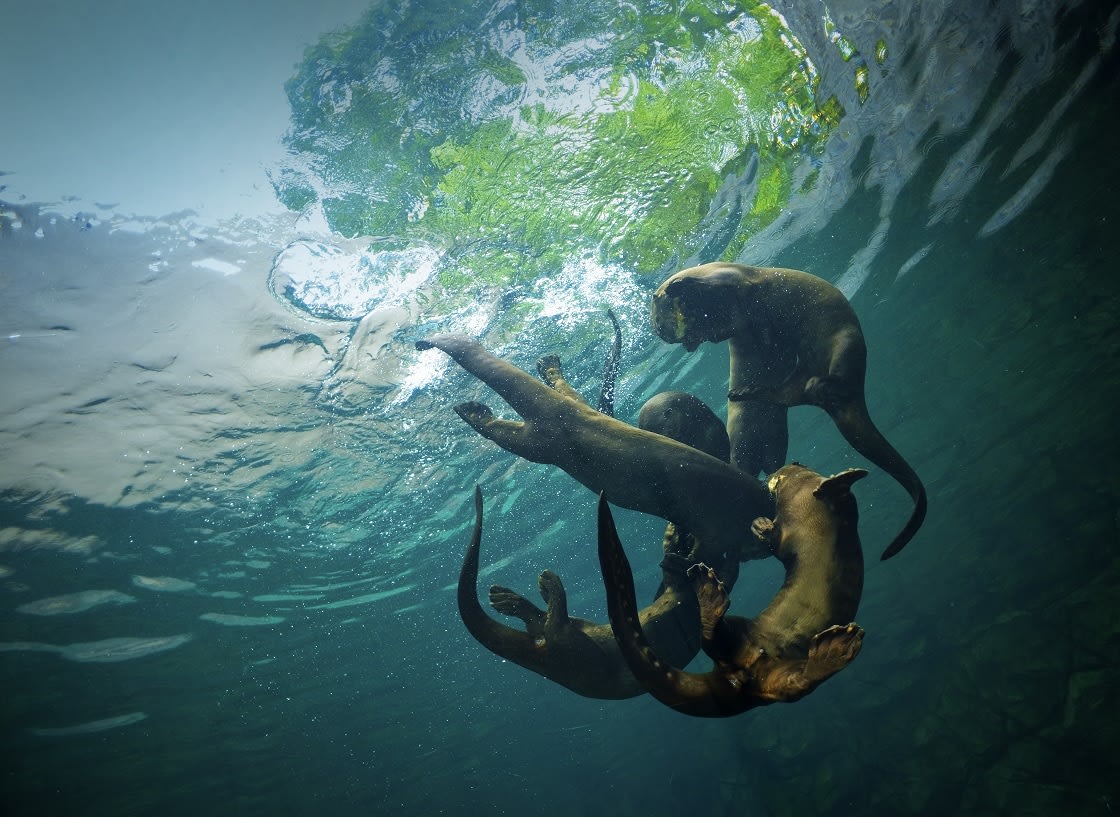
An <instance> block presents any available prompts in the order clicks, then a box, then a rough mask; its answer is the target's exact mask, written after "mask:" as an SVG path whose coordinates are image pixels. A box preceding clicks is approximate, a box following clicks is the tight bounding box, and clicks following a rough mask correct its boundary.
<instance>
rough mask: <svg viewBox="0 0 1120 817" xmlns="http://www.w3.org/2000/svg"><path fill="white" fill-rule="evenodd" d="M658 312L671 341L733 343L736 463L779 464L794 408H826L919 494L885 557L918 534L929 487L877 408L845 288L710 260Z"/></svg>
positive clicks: (687, 274) (855, 441)
mask: <svg viewBox="0 0 1120 817" xmlns="http://www.w3.org/2000/svg"><path fill="white" fill-rule="evenodd" d="M651 319H652V322H653V327H654V330H655V331H656V332H657V334H658V335H660V336H661V338H662V339H663V340H666V341H668V342H669V343H681V344H683V345H684V347H685V348H686V349H687V350H689V351H693V350H694V349H696V347H698V346H699V345H700V344H701V343H703V342H704V341H711V342H713V343H718V342H720V341H724V340H726V341H728V342H729V343H728V345H729V348H730V352H731V383H730V392H729V394H728V400H729V401H730V402H729V403H728V411H727V429H728V432H729V434H730V436H731V451H732V456H731V460H732V462H733V463H735V464H736V465H738V466H739V467H740V468H742V469H743V470H744V471H746V472H747V473H749V474H751V475H752V476H753V475H755V474H757V473H758V472H759V471H760V470H763V471H772V470H774V469H775V468H777V467H778V466H779V465H781V463H782V461H783V460H784V459H785V454H786V445H787V441H788V430H787V424H786V416H785V415H786V411H785V409H786V407H789V406H797V405H803V404H812V405H816V406H820V407H821V408H823V409H824V410H825V411H827V412H828V413H829V415H830V416H831V417H832V419H833V421H834V422H835V423H836V428H837V429H838V430H839V431H840V433H841V434H843V435H844V439H846V440H847V441H848V442H849V443H851V445H852V446H853V447H854V448H855V449H856V451H858V452H859V453H860V454H862V455H863V456H865V457H867V459H869V460H870V461H871V462H873V463H874V464H875V465H877V466H879V467H880V468H882V469H883V470H884V471H886V472H887V473H888V474H890V475H891V476H892V477H894V479H896V480H897V481H898V482H899V483H900V484H901V485H902V486H903V487H904V488H906V490H907V491H908V492H909V493H910V496H911V498H912V499H913V500H914V511H913V513H912V514H911V516H910V519H909V521H908V522H907V523H906V526H905V527H904V528H903V529H902V531H901V532H900V533H899V534H898V535H897V536H896V537H895V539H894V541H893V542H891V544H890V545H889V546H888V547H887V549H886V550H885V551H884V552H883V556H882V558H884V559H889V558H890V557H891V556H893V555H894V554H896V553H898V551H900V550H901V549H902V548H903V546H904V545H905V544H906V543H907V542H908V541H910V539H911V538H912V537H913V536H914V534H915V533H917V531H918V528H919V527H921V524H922V521H923V520H924V519H925V515H926V492H925V487H924V486H923V485H922V482H921V480H920V479H919V478H918V475H917V474H916V473H914V470H913V469H912V468H911V467H910V465H909V464H908V463H907V462H906V460H904V459H903V458H902V455H901V454H899V453H898V452H897V451H896V450H895V449H894V448H893V447H892V446H891V444H890V443H889V442H887V439H886V438H885V437H884V436H883V435H882V433H880V431H879V429H878V428H876V426H875V424H874V423H873V422H872V420H871V416H870V415H869V414H868V412H867V403H866V401H865V399H864V375H865V373H866V369H867V347H866V346H865V344H864V340H863V332H862V330H861V329H860V325H859V321H858V319H857V318H856V314H855V312H854V311H853V310H852V307H851V304H849V303H848V300H847V299H846V298H845V297H844V295H843V293H841V292H840V290H838V289H836V287H834V286H832V285H831V284H830V283H828V282H827V281H825V280H823V279H821V278H818V277H817V276H815V275H810V274H809V273H807V272H801V271H799V270H791V269H774V268H765V267H748V266H744V265H742V264H724V263H716V264H705V265H703V266H700V267H692V268H690V269H686V270H682V271H681V272H678V273H676V274H675V275H672V276H670V277H669V278H668V280H666V281H665V283H663V284H662V285H661V286H660V287H659V288H658V290H657V292H656V293H655V294H654V296H653V305H652V309H651Z"/></svg>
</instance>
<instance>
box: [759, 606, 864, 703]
mask: <svg viewBox="0 0 1120 817" xmlns="http://www.w3.org/2000/svg"><path fill="white" fill-rule="evenodd" d="M861 646H863V628H862V627H860V626H859V625H858V624H856V623H855V622H853V623H851V624H846V625H844V624H834V625H833V626H831V627H829V628H828V629H826V630H823V631H822V632H819V633H817V634H816V635H815V636H813V641H812V643H811V644H810V645H809V657H808V658H807V659H805V660H794V661H780V662H778V663H776V664H775V665H774V666H772V667H771V668H770V669H769V671H768V672H766V674H765V677H763V678H762V679H761V683H760V687H761V691H762V695H763V696H765V697H766V698H767V699H769V700H771V701H779V702H790V701H796V700H799V699H801V698H804V697H805V696H806V695H808V694H809V693H810V692H812V691H813V690H814V689H816V688H817V687H818V686H820V685H821V684H822V683H823V682H824V681H826V680H827V679H829V678H831V677H832V676H833V675H835V674H836V673H838V672H839V671H840V670H842V669H844V667H846V666H848V664H850V663H852V661H853V660H854V659H855V657H856V656H857V655H858V654H859V650H860V647H861Z"/></svg>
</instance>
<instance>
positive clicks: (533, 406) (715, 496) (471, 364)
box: [417, 335, 773, 569]
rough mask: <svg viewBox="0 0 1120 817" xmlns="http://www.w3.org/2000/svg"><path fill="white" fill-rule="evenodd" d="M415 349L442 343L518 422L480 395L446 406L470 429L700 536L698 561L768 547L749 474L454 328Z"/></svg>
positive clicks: (762, 509)
mask: <svg viewBox="0 0 1120 817" xmlns="http://www.w3.org/2000/svg"><path fill="white" fill-rule="evenodd" d="M417 347H418V348H420V349H431V348H436V349H440V350H442V351H444V352H446V353H447V354H448V355H450V356H451V357H452V359H454V360H455V361H456V362H457V363H458V364H459V365H460V366H462V367H463V368H464V369H466V370H467V371H468V372H470V373H471V374H473V375H474V376H475V377H477V378H478V379H479V380H481V381H483V382H484V383H486V384H487V385H488V386H490V388H492V389H493V390H494V391H495V392H497V393H498V394H499V395H501V397H502V398H503V399H504V400H505V401H506V402H507V403H509V405H510V406H511V407H512V408H513V410H514V411H516V412H517V413H518V414H519V415H520V416H521V417H522V418H523V421H515V420H500V419H498V418H496V417H495V416H494V413H493V412H492V411H491V410H490V408H489V407H488V406H486V405H484V404H482V403H477V402H468V403H462V404H460V405H458V406H456V407H455V411H456V413H457V414H458V415H459V416H460V417H461V418H462V419H463V420H464V421H465V422H466V423H467V424H468V425H470V426H471V427H472V428H474V429H475V431H477V432H478V433H479V434H481V435H482V436H483V437H486V438H487V439H490V440H493V441H494V442H496V443H497V444H498V445H500V446H501V447H502V448H504V449H506V450H507V451H509V452H511V453H513V454H516V455H517V456H519V457H523V458H525V459H527V460H532V461H533V462H540V463H547V464H550V465H556V466H558V467H559V468H561V469H563V470H564V471H566V472H567V473H568V474H570V475H571V476H572V477H573V478H575V479H576V480H577V481H579V482H580V483H582V484H583V485H585V486H587V487H588V488H590V489H591V490H592V491H594V492H596V493H600V492H602V493H606V495H607V496H608V497H609V498H610V501H611V502H613V503H615V504H616V505H619V506H621V507H624V508H630V509H631V510H635V511H639V512H641V513H647V514H650V515H653V516H659V517H661V518H662V519H665V520H667V521H672V522H674V523H676V524H677V525H678V526H680V527H681V528H683V529H684V530H687V531H688V532H689V533H690V534H691V535H693V536H695V537H696V538H697V540H698V541H699V542H700V543H701V544H700V547H701V550H700V552H699V554H698V555H699V556H700V557H701V558H702V559H703V560H704V561H711V562H712V563H721V564H727V565H728V566H730V565H731V564H734V565H735V569H737V567H738V563H737V562H736V561H735V559H733V558H729V557H730V556H734V555H738V558H740V559H748V558H765V557H766V556H768V555H769V553H768V552H767V551H766V550H765V548H763V547H761V546H759V545H758V543H757V542H755V543H753V544H752V543H751V542H750V539H751V537H750V536H749V535H748V533H747V532H748V531H749V529H750V526H751V522H752V521H753V520H754V519H755V517H758V516H761V515H767V514H769V512H770V509H771V508H772V507H773V505H772V500H771V498H770V496H769V493H768V492H767V491H766V489H765V488H764V487H763V485H762V484H761V483H760V482H759V481H758V480H757V479H754V478H753V477H749V476H747V475H746V474H744V473H742V472H741V471H739V470H738V469H737V468H734V467H733V466H731V465H730V464H728V463H726V462H722V461H721V460H719V459H716V458H715V457H713V456H711V455H710V454H705V453H704V452H702V451H699V450H697V449H695V448H692V447H691V446H688V445H685V444H684V443H680V442H677V441H676V440H672V439H669V438H668V437H664V436H662V435H660V434H654V433H652V432H649V431H644V430H642V429H639V428H635V427H634V426H631V425H628V424H626V423H623V422H621V421H620V420H616V419H615V418H613V417H608V416H607V415H605V414H602V413H600V412H598V411H596V410H595V409H593V408H591V407H590V406H588V405H587V404H586V403H585V402H583V400H582V399H576V398H574V397H572V396H569V395H565V394H563V393H561V392H560V391H558V390H556V389H553V388H550V387H549V386H547V385H545V384H544V383H542V382H541V381H539V380H537V379H536V378H534V377H532V376H531V375H530V374H528V373H527V372H525V371H523V370H521V369H519V368H518V367H516V366H514V365H513V364H511V363H508V362H506V361H504V360H502V359H500V358H498V357H496V356H494V355H492V354H490V353H489V352H487V351H486V350H485V349H483V348H482V345H481V344H479V343H478V342H477V341H475V340H473V339H471V338H468V337H465V336H463V335H436V336H434V337H431V338H428V339H427V340H424V341H420V342H419V343H417Z"/></svg>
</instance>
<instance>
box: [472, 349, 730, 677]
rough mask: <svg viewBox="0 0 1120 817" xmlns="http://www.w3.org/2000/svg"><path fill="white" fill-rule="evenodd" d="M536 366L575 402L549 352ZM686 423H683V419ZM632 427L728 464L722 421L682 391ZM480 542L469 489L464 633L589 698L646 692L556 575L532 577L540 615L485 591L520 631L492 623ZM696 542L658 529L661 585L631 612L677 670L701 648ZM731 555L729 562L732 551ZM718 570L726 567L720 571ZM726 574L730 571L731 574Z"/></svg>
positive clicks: (519, 601)
mask: <svg viewBox="0 0 1120 817" xmlns="http://www.w3.org/2000/svg"><path fill="white" fill-rule="evenodd" d="M538 369H539V370H540V372H541V375H542V377H543V378H544V379H545V382H547V383H548V384H549V385H550V386H552V387H553V388H554V389H557V390H558V391H560V392H561V393H564V394H570V395H571V397H572V399H575V400H582V399H583V398H582V396H581V395H580V394H579V393H578V392H576V391H575V390H574V389H572V388H571V386H570V385H569V384H568V382H567V381H566V380H565V379H564V377H563V371H562V369H561V367H560V359H559V358H558V357H556V356H555V355H548V356H546V357H544V358H542V359H541V360H540V362H539V363H538ZM684 418H688V421H689V422H687V423H682V419H684ZM638 422H639V426H640V427H642V428H644V429H646V430H648V431H652V432H655V433H661V434H665V435H666V436H669V437H672V438H674V439H681V436H680V435H686V436H687V439H683V440H681V441H682V442H686V443H687V444H693V443H696V444H697V445H695V447H700V448H702V450H705V451H707V452H708V453H710V454H713V455H714V456H719V457H720V458H721V459H727V457H728V456H729V451H730V444H729V443H728V440H727V431H726V429H725V428H724V426H723V423H722V422H721V421H720V419H719V418H718V417H716V415H715V414H714V413H713V412H712V411H711V409H709V408H708V407H707V406H706V405H705V404H704V403H703V402H701V401H700V400H699V399H697V398H696V397H693V396H692V395H690V394H685V393H683V392H668V393H665V394H658V395H655V396H654V397H652V398H650V399H649V400H648V401H646V404H645V405H644V406H643V407H642V410H641V412H640V414H639V421H638ZM481 541H482V492H481V488H478V487H476V488H475V526H474V532H473V534H472V535H471V542H470V545H469V547H468V548H467V553H466V556H465V558H464V559H463V566H462V569H461V571H460V573H459V591H458V599H459V615H460V617H461V618H462V619H463V623H464V624H465V625H466V627H467V630H468V631H469V632H470V633H471V635H473V636H474V638H475V640H477V641H478V642H479V643H480V644H482V645H483V646H484V647H486V649H488V650H490V651H491V652H493V653H494V654H496V655H499V656H501V657H502V658H505V659H507V660H509V661H512V662H514V663H515V664H519V665H521V666H523V667H525V668H526V669H529V670H531V671H533V672H535V673H537V674H538V675H543V676H544V677H546V678H549V679H551V680H553V681H555V682H556V683H558V684H561V685H562V686H565V687H567V688H568V689H570V690H572V691H573V692H575V693H577V694H579V695H583V696H585V697H588V698H605V699H619V698H632V697H634V696H636V695H643V694H645V688H644V687H643V686H642V685H641V684H640V683H639V682H638V680H637V679H636V678H635V677H634V675H633V673H631V672H630V668H629V667H628V666H627V664H626V661H625V660H624V659H623V657H622V654H621V652H620V651H619V648H618V644H617V642H616V641H615V637H614V632H613V631H612V629H611V626H610V624H596V623H594V622H590V621H587V620H585V619H580V618H573V617H571V616H570V615H569V614H568V602H567V593H566V591H565V589H564V584H563V582H562V581H561V579H560V577H559V576H558V575H556V573H554V572H552V571H551V570H545V571H544V572H542V573H541V574H540V576H539V577H538V579H537V583H538V586H539V588H540V593H541V597H542V598H543V599H544V602H545V605H546V608H547V609H546V610H541V609H540V608H539V607H537V606H536V605H535V604H533V602H531V601H529V600H528V599H527V598H525V597H524V596H522V595H521V594H519V593H517V592H515V591H513V590H511V589H509V588H507V587H502V586H500V585H494V586H492V587H491V588H490V592H489V598H490V604H491V606H492V607H493V608H494V609H495V610H497V611H498V612H501V613H504V614H505V615H508V616H512V617H514V618H518V619H520V620H521V621H522V622H523V623H524V625H525V629H524V630H518V629H515V628H513V627H509V626H506V625H505V624H502V623H500V622H498V621H495V620H493V619H491V618H490V616H488V615H487V614H486V611H485V610H484V609H483V607H482V605H481V604H479V602H478V596H477V593H476V590H475V585H476V584H477V581H478V561H479V549H480V545H481ZM697 549H698V543H697V541H696V540H695V538H694V537H692V536H690V535H689V534H688V533H687V532H686V531H682V530H680V529H678V528H677V526H675V525H674V524H673V523H670V524H669V526H668V527H667V528H666V530H665V537H664V541H663V545H662V550H663V552H664V554H665V555H664V559H663V560H662V562H661V570H662V582H661V586H660V587H659V588H658V591H657V595H656V597H655V599H654V601H653V603H652V604H650V605H649V606H647V607H646V608H645V609H643V610H642V611H641V612H640V613H639V614H638V619H639V621H640V622H641V625H642V631H643V632H644V633H646V634H647V637H648V638H649V639H650V642H651V644H653V646H654V649H656V650H657V652H658V654H659V655H662V656H664V657H665V659H666V660H667V661H671V662H673V663H674V664H677V665H679V666H684V665H685V664H687V663H688V662H689V661H691V660H692V659H693V657H695V655H696V653H697V652H698V651H699V650H700V626H699V621H700V619H699V608H698V606H697V601H696V593H695V592H694V591H693V589H692V584H691V582H690V581H689V579H688V578H687V568H688V567H689V565H692V564H694V563H695V562H696V552H697ZM731 558H733V559H734V560H735V561H736V563H737V561H738V554H734V555H733V556H732V557H731ZM721 569H727V566H724V567H723V568H721ZM732 572H734V571H733V570H732Z"/></svg>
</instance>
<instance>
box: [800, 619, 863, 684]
mask: <svg viewBox="0 0 1120 817" xmlns="http://www.w3.org/2000/svg"><path fill="white" fill-rule="evenodd" d="M863 635H864V630H863V628H862V627H860V626H859V625H858V624H856V623H855V622H854V621H853V622H852V623H851V624H834V625H832V626H831V627H829V628H827V629H826V630H823V631H822V632H819V633H817V634H816V635H815V636H813V643H812V644H811V645H810V646H809V660H808V661H806V662H805V677H806V678H807V679H808V680H809V681H810V682H813V683H814V684H819V683H820V682H821V681H823V680H824V679H826V678H830V677H832V676H833V675H835V674H836V673H838V672H839V671H840V670H842V669H844V667H846V666H848V664H850V663H852V661H853V660H855V657H856V656H857V655H859V651H860V648H861V647H862V646H863Z"/></svg>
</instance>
